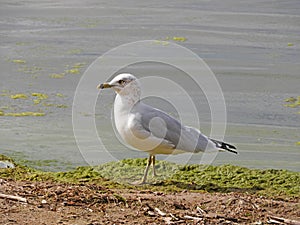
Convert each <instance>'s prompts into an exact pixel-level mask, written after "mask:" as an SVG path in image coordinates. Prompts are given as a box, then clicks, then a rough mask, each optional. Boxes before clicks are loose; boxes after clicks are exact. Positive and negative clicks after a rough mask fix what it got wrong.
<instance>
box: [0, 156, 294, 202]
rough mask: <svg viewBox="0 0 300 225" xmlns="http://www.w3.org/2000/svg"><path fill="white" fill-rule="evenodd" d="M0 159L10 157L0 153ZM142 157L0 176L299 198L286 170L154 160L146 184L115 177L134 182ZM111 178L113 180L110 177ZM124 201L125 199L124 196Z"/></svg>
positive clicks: (18, 169) (20, 168)
mask: <svg viewBox="0 0 300 225" xmlns="http://www.w3.org/2000/svg"><path fill="white" fill-rule="evenodd" d="M0 160H6V161H9V162H12V163H13V160H12V159H10V158H8V157H6V156H2V155H0ZM146 161H147V160H146V159H125V160H121V161H118V162H110V163H107V164H104V165H100V166H96V167H91V166H86V167H78V168H76V169H74V170H71V171H68V172H43V171H40V170H36V169H32V168H30V167H26V166H23V165H16V168H14V169H11V168H8V169H0V178H8V179H14V180H31V181H55V182H65V183H96V184H100V185H102V186H105V187H107V188H123V187H126V188H135V189H152V190H159V191H169V192H174V191H175V192H176V191H182V190H191V191H206V192H223V193H226V192H247V193H251V194H257V195H265V196H269V197H280V198H299V197H300V173H299V172H292V171H287V170H274V169H268V170H259V169H248V168H243V167H239V166H233V165H223V166H203V165H185V166H182V165H178V164H175V163H170V162H166V161H158V162H157V165H156V169H157V173H158V175H159V176H158V178H151V175H149V179H150V180H149V184H147V185H139V186H136V185H132V184H130V183H127V184H126V183H122V181H121V180H118V179H123V180H126V179H130V181H133V180H135V181H138V180H139V179H140V178H141V177H142V174H143V170H144V166H145V165H146ZM112 177H114V179H112ZM124 201H126V199H124Z"/></svg>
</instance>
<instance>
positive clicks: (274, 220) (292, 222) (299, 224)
mask: <svg viewBox="0 0 300 225" xmlns="http://www.w3.org/2000/svg"><path fill="white" fill-rule="evenodd" d="M269 217H270V220H269V222H272V223H277V224H282V223H285V224H289V225H300V221H298V220H291V219H285V218H282V217H277V216H269Z"/></svg>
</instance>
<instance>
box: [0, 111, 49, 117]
mask: <svg viewBox="0 0 300 225" xmlns="http://www.w3.org/2000/svg"><path fill="white" fill-rule="evenodd" d="M45 115H46V114H45V113H44V112H30V111H27V112H15V113H14V112H8V113H2V114H1V113H0V116H13V117H21V116H45Z"/></svg>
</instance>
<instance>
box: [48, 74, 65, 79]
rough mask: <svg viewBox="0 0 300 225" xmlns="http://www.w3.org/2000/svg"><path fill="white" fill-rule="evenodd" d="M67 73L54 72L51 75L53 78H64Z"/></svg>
mask: <svg viewBox="0 0 300 225" xmlns="http://www.w3.org/2000/svg"><path fill="white" fill-rule="evenodd" d="M65 74H66V73H52V74H50V75H49V76H50V77H51V78H53V79H62V78H64V77H65Z"/></svg>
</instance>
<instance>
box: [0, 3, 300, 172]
mask: <svg viewBox="0 0 300 225" xmlns="http://www.w3.org/2000/svg"><path fill="white" fill-rule="evenodd" d="M160 4H163V5H160ZM266 5H268V7H266ZM146 6H147V8H145V7H146ZM262 9H263V10H262ZM299 15H300V5H299V4H298V2H297V1H286V2H281V1H278V2H276V4H273V1H264V2H263V3H262V2H260V1H251V2H247V4H244V3H238V4H237V3H236V2H235V1H230V0H227V1H223V2H221V3H220V2H219V1H217V2H215V1H202V2H201V3H199V1H188V2H170V1H165V2H164V3H161V2H153V1H152V2H151V3H149V2H147V1H140V2H139V3H132V2H130V1H122V3H120V2H114V1H110V2H99V1H89V2H82V1H77V2H76V1H75V2H74V1H72V2H69V3H68V2H65V3H61V2H53V1H52V2H48V3H41V2H39V1H36V2H30V3H26V2H24V1H23V2H20V1H10V2H7V3H5V2H3V3H1V9H0V21H1V23H0V27H1V29H0V37H1V45H0V66H1V72H0V76H1V82H0V85H1V86H0V102H1V105H0V106H1V108H0V110H1V111H4V112H11V111H16V112H20V111H39V110H41V111H43V112H45V113H46V116H44V117H0V132H1V133H0V134H1V135H0V154H6V155H9V156H12V157H14V158H16V159H17V160H25V161H26V163H28V164H30V165H33V166H35V167H38V168H42V169H44V170H56V171H58V170H67V169H71V168H74V167H76V166H79V165H87V161H88V162H92V163H93V164H99V163H103V162H106V161H108V160H111V157H110V156H109V155H112V156H113V158H115V159H122V158H130V157H147V155H146V154H145V153H140V152H137V151H132V150H129V149H128V148H126V147H124V146H123V145H122V144H121V143H120V142H119V141H118V139H117V138H116V137H115V133H114V131H113V128H112V125H111V122H110V116H111V111H110V110H111V107H112V104H113V98H114V94H113V93H112V92H110V91H107V92H105V93H104V92H103V93H101V95H100V96H99V99H98V101H97V108H96V115H95V120H96V124H97V130H98V133H99V134H100V135H101V138H102V139H103V142H104V143H105V146H106V147H107V148H108V149H109V153H110V154H106V153H105V151H104V150H103V149H99V147H98V146H97V145H96V144H97V143H94V142H93V141H92V140H91V139H90V137H86V138H87V139H86V143H87V145H90V146H92V147H91V152H89V155H88V157H89V159H88V160H86V159H85V158H84V157H83V155H82V152H80V150H79V149H78V147H77V144H76V139H75V137H74V134H73V127H72V102H73V97H74V94H75V89H76V86H77V84H78V82H79V79H80V77H81V76H82V74H83V72H84V70H85V69H86V68H87V67H88V66H89V65H90V64H91V63H92V62H93V61H94V60H95V59H96V58H97V57H98V56H100V55H102V54H103V53H105V52H106V51H108V50H110V49H111V48H114V47H117V46H118V45H121V44H125V43H128V42H133V41H140V40H149V39H158V40H166V39H170V38H172V37H178V36H179V37H186V38H187V41H185V42H177V43H178V44H181V45H183V46H185V47H187V48H189V49H191V50H192V51H194V52H195V53H196V54H198V55H199V56H200V57H201V58H203V59H204V60H205V61H206V63H207V64H208V65H209V66H210V68H211V69H212V70H213V72H214V73H215V74H216V77H217V79H218V81H219V82H220V85H221V87H222V90H223V92H224V96H225V100H226V106H227V121H228V123H227V130H226V135H225V140H226V141H228V142H231V143H234V144H235V145H236V146H237V147H238V149H239V155H237V156H235V155H231V154H227V153H222V154H219V155H218V156H217V158H216V160H215V161H214V164H224V163H231V164H235V165H242V166H247V167H251V168H283V169H290V170H295V171H300V163H299V162H300V152H299V151H300V147H299V146H297V145H296V142H298V141H300V128H299V127H300V126H299V125H300V116H299V114H297V112H299V110H300V109H299V108H287V107H284V106H283V105H284V104H285V102H284V99H286V98H288V97H291V96H294V97H296V96H299V95H300V94H299V84H300V76H299V71H300V63H299V58H300V47H299V46H300V43H299V34H300V16H299ZM16 59H23V60H25V61H26V62H25V63H15V62H13V60H16ZM78 63H81V64H82V66H80V67H79V68H78V72H79V74H76V73H75V74H73V73H66V71H67V70H70V69H73V68H74V67H76V65H77V64H78ZM169 69H170V68H168V69H166V68H164V67H155V68H153V67H151V66H149V65H137V66H136V67H133V68H131V70H132V71H133V72H137V73H142V72H143V73H145V74H146V75H149V74H152V73H157V74H163V75H164V76H168V75H170V73H173V72H174V71H172V70H171V69H170V70H169ZM175 72H176V71H175ZM62 73H65V74H64V75H63V77H62V78H56V79H55V78H53V76H52V75H53V74H62ZM108 77H109V75H108V76H107V78H108ZM103 81H105V80H103V78H102V77H101V76H99V83H100V82H103ZM96 85H97V84H95V86H96ZM94 91H97V90H94V89H93V90H91V92H94ZM33 92H41V93H46V94H47V95H48V96H49V98H48V99H46V100H43V101H42V103H40V104H37V105H34V103H33V100H35V98H34V97H33V96H31V94H32V93H33ZM16 93H24V94H26V95H28V99H25V100H24V99H18V100H12V99H11V98H10V95H12V94H16ZM169 95H170V96H171V97H172V98H174V102H179V103H180V104H185V102H186V101H185V99H184V98H183V97H182V96H180V95H177V94H176V91H174V92H173V93H169ZM195 95H196V96H197V98H198V99H199V103H197V107H198V109H199V111H200V112H201V113H200V114H199V117H200V123H201V124H200V125H201V130H202V131H203V133H206V134H209V133H210V119H211V118H210V111H209V110H208V109H207V102H206V99H205V97H204V95H203V94H200V93H198V95H197V93H196V94H195ZM152 103H153V104H155V102H152ZM62 106H64V107H62ZM160 106H163V104H160ZM65 107H67V108H65ZM81 110H82V113H83V114H84V115H85V116H86V117H88V118H89V117H92V118H93V117H94V115H93V114H92V113H91V112H88V111H87V112H86V111H85V109H81ZM164 110H168V107H167V108H166V109H164ZM171 113H172V111H171ZM186 113H187V115H184V118H185V121H183V122H184V123H185V124H188V125H193V124H194V120H195V118H193V116H190V114H189V113H190V112H186ZM83 132H84V131H83ZM101 151H102V152H103V154H102V156H101V157H99V156H98V155H99V154H100V155H101ZM106 156H107V157H106ZM160 158H162V159H165V157H163V156H160ZM183 158H184V159H187V158H188V159H189V158H190V160H189V163H198V162H199V161H200V158H201V154H199V155H193V156H186V155H181V156H178V157H177V158H174V159H170V158H168V160H174V161H180V160H181V159H183Z"/></svg>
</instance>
